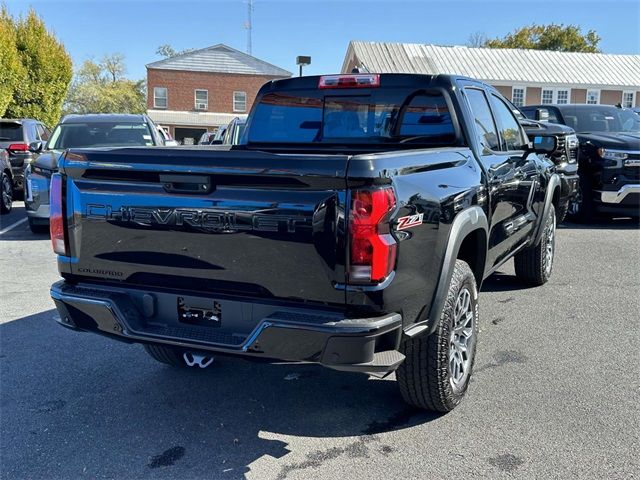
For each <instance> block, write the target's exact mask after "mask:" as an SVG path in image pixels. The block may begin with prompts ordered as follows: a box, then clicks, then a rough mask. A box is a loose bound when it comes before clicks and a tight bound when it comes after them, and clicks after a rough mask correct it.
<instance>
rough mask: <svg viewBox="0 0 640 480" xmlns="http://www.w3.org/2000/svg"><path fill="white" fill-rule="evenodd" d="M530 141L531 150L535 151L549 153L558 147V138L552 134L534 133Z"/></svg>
mask: <svg viewBox="0 0 640 480" xmlns="http://www.w3.org/2000/svg"><path fill="white" fill-rule="evenodd" d="M531 143H532V147H531V150H532V151H534V152H535V153H542V154H550V153H553V152H554V151H555V149H556V148H557V147H558V139H557V138H556V137H554V136H541V135H536V136H535V137H533V139H532V142H531Z"/></svg>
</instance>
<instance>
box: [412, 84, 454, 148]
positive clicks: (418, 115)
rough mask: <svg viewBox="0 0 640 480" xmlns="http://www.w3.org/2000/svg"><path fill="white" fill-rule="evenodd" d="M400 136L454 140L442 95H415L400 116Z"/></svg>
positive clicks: (449, 116) (449, 115) (451, 125)
mask: <svg viewBox="0 0 640 480" xmlns="http://www.w3.org/2000/svg"><path fill="white" fill-rule="evenodd" d="M400 135H402V136H428V137H434V140H435V139H437V138H438V137H442V138H443V140H444V141H453V140H455V135H456V132H455V129H454V128H453V123H452V121H451V114H450V113H449V107H448V106H447V102H446V101H445V99H444V97H443V96H442V95H417V96H415V97H413V99H412V100H411V103H409V105H408V106H407V108H406V110H405V111H404V115H403V116H402V123H401V124H400Z"/></svg>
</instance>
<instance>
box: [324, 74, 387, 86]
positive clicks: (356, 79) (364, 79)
mask: <svg viewBox="0 0 640 480" xmlns="http://www.w3.org/2000/svg"><path fill="white" fill-rule="evenodd" d="M379 86H380V74H378V73H369V74H365V75H323V76H322V77H320V81H319V82H318V88H372V87H379Z"/></svg>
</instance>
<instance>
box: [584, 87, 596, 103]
mask: <svg viewBox="0 0 640 480" xmlns="http://www.w3.org/2000/svg"><path fill="white" fill-rule="evenodd" d="M589 92H596V93H597V94H598V99H597V100H596V103H588V102H589ZM584 103H585V105H600V89H599V88H587V93H586V95H585V97H584Z"/></svg>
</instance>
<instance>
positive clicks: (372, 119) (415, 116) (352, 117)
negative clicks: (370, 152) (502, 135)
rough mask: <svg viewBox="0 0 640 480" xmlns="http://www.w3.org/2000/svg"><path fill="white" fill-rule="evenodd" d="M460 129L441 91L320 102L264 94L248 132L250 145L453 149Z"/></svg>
mask: <svg viewBox="0 0 640 480" xmlns="http://www.w3.org/2000/svg"><path fill="white" fill-rule="evenodd" d="M455 140H456V129H455V127H454V124H453V120H452V116H451V112H450V111H449V105H448V103H447V101H446V99H445V97H444V95H443V94H442V93H441V92H436V91H433V92H431V91H424V90H421V91H419V92H416V93H414V94H411V95H409V96H407V92H406V90H402V91H401V92H400V91H399V90H398V91H397V93H396V92H389V91H388V90H378V91H376V92H374V93H370V94H358V93H357V92H353V93H352V92H349V93H348V94H343V95H332V94H327V95H325V96H321V97H314V96H312V95H309V96H305V95H294V94H290V93H287V92H281V93H269V94H266V95H264V96H263V97H262V98H261V99H260V102H259V103H258V105H257V106H256V108H255V110H254V112H253V115H252V119H251V125H250V127H249V134H248V142H249V143H350V144H351V143H353V144H366V143H388V142H392V143H393V142H402V141H416V142H419V143H426V144H437V145H443V144H445V145H446V144H453V143H454V142H455Z"/></svg>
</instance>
